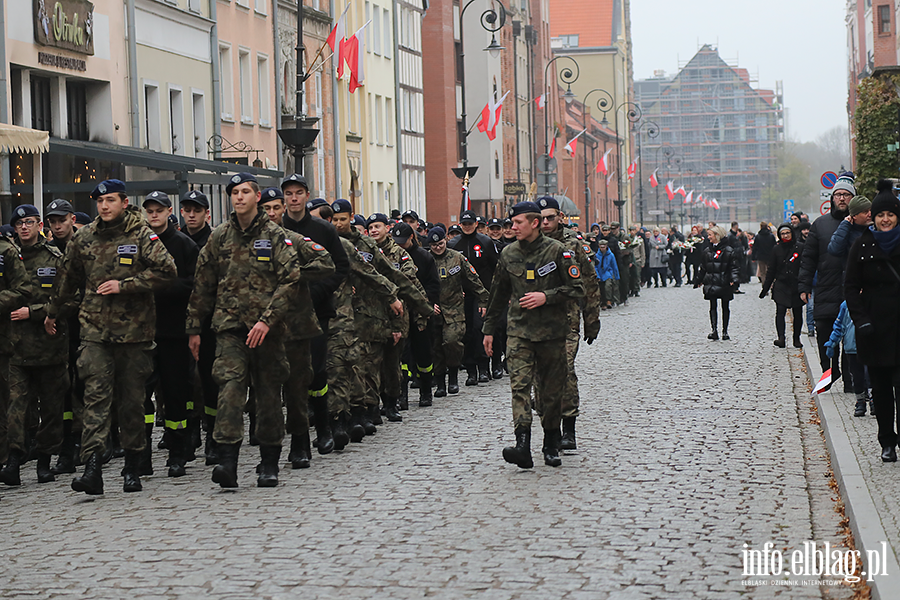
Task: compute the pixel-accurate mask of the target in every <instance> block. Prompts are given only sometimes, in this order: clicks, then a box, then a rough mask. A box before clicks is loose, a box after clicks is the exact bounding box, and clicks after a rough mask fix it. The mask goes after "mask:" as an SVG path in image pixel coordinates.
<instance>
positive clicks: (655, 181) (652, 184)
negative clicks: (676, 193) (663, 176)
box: [650, 167, 659, 188]
mask: <svg viewBox="0 0 900 600" xmlns="http://www.w3.org/2000/svg"><path fill="white" fill-rule="evenodd" d="M657 171H659V167H657V168H655V169H654V170H653V173H652V174H651V175H650V187H651V188H655V187H656V186H658V185H659V179H657V178H656V172H657Z"/></svg>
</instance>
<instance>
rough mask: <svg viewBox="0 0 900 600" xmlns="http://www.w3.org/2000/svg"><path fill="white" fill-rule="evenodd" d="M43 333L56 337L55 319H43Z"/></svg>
mask: <svg viewBox="0 0 900 600" xmlns="http://www.w3.org/2000/svg"><path fill="white" fill-rule="evenodd" d="M44 331H46V332H47V335H56V319H51V318H50V317H45V318H44Z"/></svg>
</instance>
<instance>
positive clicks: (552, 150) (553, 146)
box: [547, 127, 559, 158]
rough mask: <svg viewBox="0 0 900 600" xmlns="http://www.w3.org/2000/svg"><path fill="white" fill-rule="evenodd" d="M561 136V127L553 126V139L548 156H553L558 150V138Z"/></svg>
mask: <svg viewBox="0 0 900 600" xmlns="http://www.w3.org/2000/svg"><path fill="white" fill-rule="evenodd" d="M557 137H559V127H554V128H553V141H552V142H550V152H549V154H548V155H547V156H549V157H550V158H553V154H554V153H555V152H556V138H557Z"/></svg>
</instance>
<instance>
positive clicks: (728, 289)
mask: <svg viewBox="0 0 900 600" xmlns="http://www.w3.org/2000/svg"><path fill="white" fill-rule="evenodd" d="M707 233H708V234H709V243H710V245H709V246H708V247H707V248H705V249H704V250H703V259H702V261H701V263H700V272H699V274H698V276H697V279H696V280H695V281H694V287H695V288H696V287H700V285H701V284H702V285H703V297H704V298H706V299H707V300H709V323H710V325H712V333H710V334H709V335H708V336H706V337H707V338H708V339H711V340H717V339H719V331H718V326H717V325H718V320H719V318H718V315H717V310H716V308H717V303H718V301H719V300H721V301H722V339H723V340H728V339H731V338H730V337H729V336H728V320H729V319H730V317H731V311H730V310H729V308H728V303H729V302H731V300H732V299H733V298H734V288H735V286H736V285H737V284H738V278H739V277H740V272H739V271H740V265H739V264H738V256H737V255H736V254H735V250H734V248H733V247H732V246H731V244H730V243H729V241H728V239H727V235H726V233H725V229H723V228H722V227H719V226H716V227H711V228H710V229H709V230H708V232H707Z"/></svg>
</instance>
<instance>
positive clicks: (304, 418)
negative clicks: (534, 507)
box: [281, 340, 313, 435]
mask: <svg viewBox="0 0 900 600" xmlns="http://www.w3.org/2000/svg"><path fill="white" fill-rule="evenodd" d="M284 353H285V355H286V356H287V361H288V365H289V366H290V370H291V373H290V375H288V379H287V381H285V382H284V385H283V386H282V387H281V396H282V398H284V406H285V408H286V409H287V432H288V433H290V434H291V435H300V434H302V433H304V432H306V431H308V430H309V384H310V382H311V381H312V379H313V369H312V359H311V357H310V352H309V340H292V341H289V342H285V343H284Z"/></svg>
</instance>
